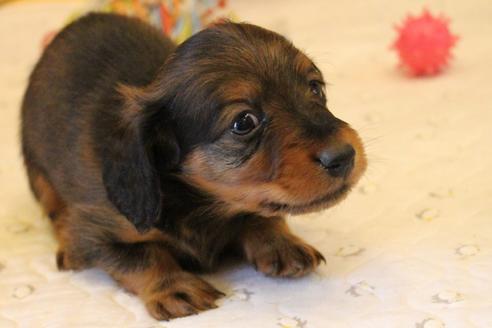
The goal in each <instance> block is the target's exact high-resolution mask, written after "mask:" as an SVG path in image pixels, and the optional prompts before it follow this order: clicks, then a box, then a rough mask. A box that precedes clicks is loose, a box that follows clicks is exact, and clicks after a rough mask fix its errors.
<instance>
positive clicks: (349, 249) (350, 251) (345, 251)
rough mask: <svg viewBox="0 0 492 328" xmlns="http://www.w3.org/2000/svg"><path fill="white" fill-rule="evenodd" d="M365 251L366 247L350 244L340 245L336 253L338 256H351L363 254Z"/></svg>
mask: <svg viewBox="0 0 492 328" xmlns="http://www.w3.org/2000/svg"><path fill="white" fill-rule="evenodd" d="M364 251H365V249H364V248H361V247H359V246H355V245H348V246H344V247H340V248H339V249H338V251H337V252H336V253H335V255H336V256H339V257H351V256H357V255H360V254H362V253H363V252H364Z"/></svg>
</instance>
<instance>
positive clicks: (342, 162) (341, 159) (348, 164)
mask: <svg viewBox="0 0 492 328" xmlns="http://www.w3.org/2000/svg"><path fill="white" fill-rule="evenodd" d="M354 157H355V150H354V148H353V147H352V146H350V145H344V146H342V147H337V148H328V149H324V150H323V151H321V152H320V153H319V157H318V161H319V163H320V164H321V166H323V168H324V169H325V170H327V171H328V173H329V174H330V175H331V176H333V177H336V178H338V177H344V176H347V175H348V174H349V173H350V171H352V168H353V167H354Z"/></svg>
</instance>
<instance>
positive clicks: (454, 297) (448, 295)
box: [432, 291, 465, 304]
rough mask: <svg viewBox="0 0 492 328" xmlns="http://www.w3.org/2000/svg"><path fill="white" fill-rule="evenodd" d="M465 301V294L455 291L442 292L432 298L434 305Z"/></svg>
mask: <svg viewBox="0 0 492 328" xmlns="http://www.w3.org/2000/svg"><path fill="white" fill-rule="evenodd" d="M464 299H465V297H464V296H463V294H461V293H458V292H454V291H442V292H440V293H438V294H435V295H433V296H432V303H444V304H452V303H457V302H461V301H463V300H464Z"/></svg>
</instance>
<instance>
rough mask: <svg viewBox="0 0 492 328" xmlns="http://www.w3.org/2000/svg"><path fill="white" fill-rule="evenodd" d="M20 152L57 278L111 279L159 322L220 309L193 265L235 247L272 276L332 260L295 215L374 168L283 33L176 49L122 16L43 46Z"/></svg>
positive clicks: (254, 30) (210, 36)
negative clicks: (44, 219) (49, 226)
mask: <svg viewBox="0 0 492 328" xmlns="http://www.w3.org/2000/svg"><path fill="white" fill-rule="evenodd" d="M22 147H23V154H24V158H25V165H26V168H27V172H28V176H29V181H30V184H31V188H32V190H33V192H34V194H35V196H36V198H37V199H38V200H39V201H40V203H41V204H42V206H43V208H44V210H45V211H46V213H47V214H48V215H49V217H50V218H51V220H52V223H53V226H54V230H55V232H56V236H57V239H58V241H59V251H58V253H57V264H58V267H59V269H62V270H65V269H72V270H82V269H85V268H91V267H98V268H101V269H103V270H105V271H106V272H107V273H108V274H110V275H111V276H112V277H113V278H114V279H115V280H116V281H118V282H119V284H121V286H123V287H124V288H126V289H127V290H129V291H131V292H134V293H135V294H137V295H138V296H139V297H140V298H141V299H142V300H143V302H144V303H145V305H146V307H147V309H148V311H149V312H150V314H151V315H152V316H153V317H154V318H157V319H170V318H174V317H181V316H186V315H190V314H193V313H197V312H199V311H203V310H207V309H210V308H214V307H216V305H215V301H216V299H217V298H219V297H221V296H223V294H222V293H221V292H219V291H218V290H216V289H215V288H214V287H212V286H211V285H210V284H208V283H207V282H205V281H204V280H202V279H200V278H199V277H198V276H197V275H195V274H193V273H191V272H194V271H195V272H196V271H200V270H201V271H203V270H212V269H214V268H215V267H216V265H217V264H218V263H219V262H220V261H221V259H222V258H223V257H224V254H226V253H229V252H235V253H236V254H239V255H240V256H244V258H245V259H246V260H247V261H248V262H250V263H251V264H253V265H254V266H255V268H256V269H257V270H258V271H261V272H263V273H264V274H266V275H269V276H279V277H298V276H302V275H305V274H307V273H309V272H311V271H312V270H314V269H315V268H316V266H317V265H318V264H319V263H320V261H323V260H324V259H323V256H322V255H321V254H320V253H319V252H318V251H317V250H315V249H314V248H313V247H311V246H310V245H308V244H306V243H305V242H304V241H302V240H301V239H299V238H298V237H296V236H295V235H293V234H292V233H291V232H290V231H289V228H288V227H287V225H286V223H285V220H284V218H283V215H286V214H300V213H307V212H312V211H316V210H321V209H323V208H326V207H328V206H330V205H333V204H334V203H336V202H337V201H339V200H340V199H341V198H343V196H345V195H346V193H347V192H348V191H349V190H350V188H351V187H352V186H353V185H354V184H355V183H356V182H357V180H358V179H359V178H360V176H361V175H362V173H363V171H364V170H365V167H366V160H365V155H364V151H363V147H362V145H361V141H360V139H359V137H358V136H357V134H356V132H355V131H354V130H353V129H351V128H350V127H349V125H348V124H346V123H345V122H343V121H341V120H339V119H338V118H336V117H335V116H333V114H331V113H330V112H329V111H328V110H327V108H326V99H325V93H324V82H323V77H322V75H321V72H320V71H319V69H318V68H317V67H316V66H315V65H314V64H313V62H312V61H311V60H310V59H308V57H306V56H305V55H304V54H303V53H302V52H300V51H299V50H297V49H296V48H295V47H294V46H293V45H292V44H291V43H290V42H288V41H287V40H286V39H285V38H283V37H282V36H280V35H278V34H276V33H273V32H270V31H268V30H265V29H263V28H260V27H257V26H254V25H249V24H234V23H223V24H219V25H216V26H213V27H211V28H208V29H206V30H204V31H202V32H200V33H198V34H196V35H194V36H193V37H191V38H190V39H189V40H187V41H186V42H184V43H183V44H181V45H180V46H178V47H175V45H174V44H173V43H172V42H171V41H170V40H169V39H167V38H166V37H165V36H163V35H161V34H160V33H159V32H158V31H156V30H154V29H153V28H152V27H150V26H148V25H146V24H145V23H143V22H141V21H138V20H136V19H132V18H126V17H121V16H117V15H109V14H90V15H88V16H85V17H83V18H81V19H79V20H78V21H76V22H74V23H72V24H70V25H69V26H67V27H66V28H65V29H64V30H63V31H62V32H60V33H59V34H58V36H57V37H56V38H55V39H54V40H53V42H52V43H51V44H50V45H49V46H48V47H47V49H46V50H45V52H44V54H43V56H42V58H41V59H40V61H39V62H38V64H37V65H36V67H35V69H34V71H33V72H32V75H31V77H30V83H29V86H28V89H27V92H26V94H25V97H24V102H23V107H22Z"/></svg>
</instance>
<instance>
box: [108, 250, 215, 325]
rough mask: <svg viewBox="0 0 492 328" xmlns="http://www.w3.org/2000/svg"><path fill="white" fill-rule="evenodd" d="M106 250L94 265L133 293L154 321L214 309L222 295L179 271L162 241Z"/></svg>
mask: <svg viewBox="0 0 492 328" xmlns="http://www.w3.org/2000/svg"><path fill="white" fill-rule="evenodd" d="M108 250H109V252H108V253H107V254H106V255H107V257H106V256H105V257H104V258H103V259H102V260H100V261H98V262H99V263H98V266H100V267H102V268H103V269H104V270H106V271H107V272H108V273H109V274H110V275H111V276H112V277H113V278H114V279H115V280H116V281H118V282H119V283H120V284H121V285H122V286H123V287H125V288H126V289H127V290H129V291H131V292H133V293H135V294H137V295H138V296H139V297H140V298H141V299H142V300H143V301H144V303H145V306H146V307H147V309H148V311H149V313H150V314H151V315H152V316H153V317H154V318H156V319H158V320H169V319H171V318H176V317H184V316H188V315H191V314H196V313H198V312H200V311H204V310H208V309H212V308H216V307H217V306H216V305H215V301H216V300H217V299H218V298H219V297H222V296H224V294H223V293H221V292H220V291H218V290H217V289H215V288H214V287H212V286H211V285H210V284H209V283H207V282H206V281H204V280H202V279H200V278H199V277H198V276H196V275H194V274H191V273H189V272H185V271H183V270H182V269H181V268H180V266H179V264H178V263H177V262H176V260H175V259H174V258H173V256H172V255H171V253H170V252H169V251H168V250H167V249H166V246H165V245H163V244H162V243H158V242H146V243H134V244H114V245H112V247H111V248H110V249H108Z"/></svg>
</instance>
